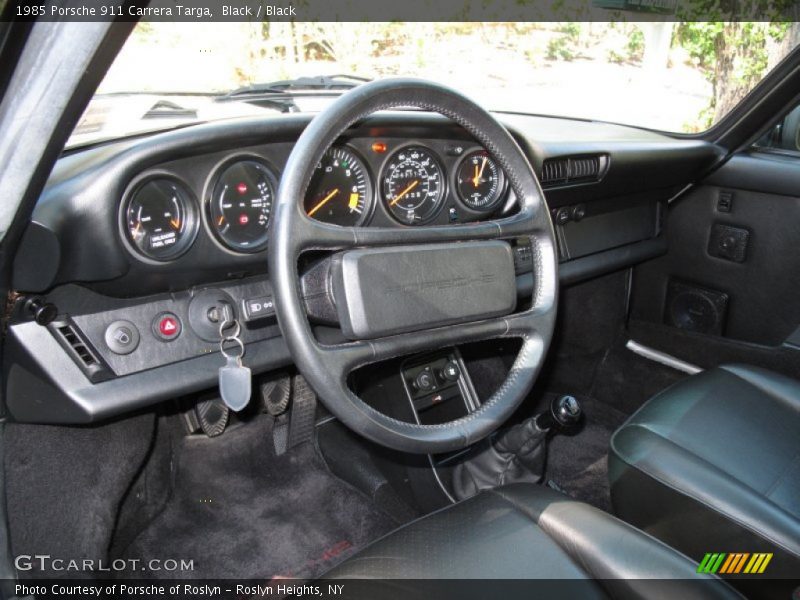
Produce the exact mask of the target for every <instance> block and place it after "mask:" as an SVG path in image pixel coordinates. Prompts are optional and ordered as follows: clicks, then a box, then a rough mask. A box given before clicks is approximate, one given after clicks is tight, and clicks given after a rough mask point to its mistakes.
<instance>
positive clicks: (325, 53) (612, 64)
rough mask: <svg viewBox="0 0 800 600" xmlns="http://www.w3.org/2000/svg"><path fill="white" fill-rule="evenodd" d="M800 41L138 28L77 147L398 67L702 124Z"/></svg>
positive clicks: (681, 26) (483, 27) (279, 103)
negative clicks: (281, 84)
mask: <svg viewBox="0 0 800 600" xmlns="http://www.w3.org/2000/svg"><path fill="white" fill-rule="evenodd" d="M798 40H800V28H798V23H768V22H757V23H743V22H736V23H694V22H693V23H689V22H658V23H625V22H617V23H600V22H564V23H555V22H548V23H466V22H465V23H400V22H396V23H301V22H297V23H275V22H273V23H156V22H153V23H140V24H139V25H137V27H136V29H135V30H134V31H133V33H132V34H131V36H130V38H129V39H128V40H127V42H126V44H125V46H124V47H123V49H122V51H121V53H120V54H119V55H118V57H117V59H116V61H115V62H114V64H113V65H112V67H111V69H110V70H109V72H108V74H107V75H106V77H105V79H104V81H103V82H102V84H101V85H100V87H99V89H98V91H97V94H96V95H95V97H94V98H93V100H92V102H91V103H90V106H89V107H88V109H87V111H86V113H85V115H84V117H83V119H82V120H81V121H80V123H79V124H78V126H77V127H76V129H75V132H74V134H73V136H72V137H71V139H70V142H69V144H70V145H77V144H83V143H91V142H93V141H97V140H102V139H109V138H114V137H120V136H124V135H130V134H133V133H139V132H143V131H150V130H157V129H165V128H169V127H175V126H179V125H184V124H187V123H194V122H198V121H208V120H215V119H221V118H229V117H235V116H243V115H252V114H257V113H263V112H264V111H265V110H269V111H281V112H296V111H315V110H319V109H320V107H321V106H323V105H324V104H325V102H329V101H330V97H331V96H333V95H335V94H338V93H341V91H342V90H344V89H347V88H348V87H351V86H352V85H357V83H358V82H359V81H361V80H368V79H376V78H383V77H390V76H412V77H422V78H425V79H430V80H434V81H438V82H440V83H443V84H446V85H449V86H452V87H454V88H457V89H459V90H461V91H462V92H464V93H466V94H468V95H470V96H472V97H473V98H474V99H475V100H477V101H478V102H479V103H481V104H482V105H483V106H485V107H486V108H488V109H490V110H494V111H510V112H520V113H529V114H541V115H552V116H562V117H573V118H581V119H592V120H600V121H610V122H614V123H622V124H627V125H633V126H639V127H647V128H652V129H659V130H664V131H668V132H683V133H696V132H701V131H703V130H705V129H707V128H708V127H710V126H711V125H713V124H714V123H715V122H717V121H719V119H720V118H722V117H723V116H724V115H725V114H726V113H727V112H728V111H730V110H731V108H732V107H733V106H735V105H736V104H737V103H738V102H739V100H741V98H742V97H743V96H744V95H745V94H746V93H747V92H748V91H750V90H751V89H752V88H753V87H754V86H755V85H756V84H757V83H758V82H759V81H760V80H761V79H762V78H763V77H764V76H765V75H766V74H767V73H768V72H769V70H770V69H771V68H772V67H774V66H775V65H776V64H777V63H778V62H779V61H780V60H781V59H782V58H783V57H784V56H785V55H786V54H787V53H788V52H789V51H790V50H791V49H792V48H793V47H794V46H795V45H796V44H797V42H798ZM337 74H339V75H340V74H346V75H352V76H356V79H351V78H334V79H339V80H346V81H347V82H348V83H347V84H346V85H342V86H340V87H339V89H336V90H327V91H325V92H324V93H321V92H320V89H318V86H314V85H306V84H307V83H308V82H307V81H306V84H303V80H301V82H299V83H300V84H299V85H294V86H291V87H289V88H288V89H287V90H286V91H280V90H276V89H273V88H272V87H269V86H267V87H266V88H259V87H255V88H251V89H250V90H249V91H248V90H245V91H244V92H243V93H242V92H241V91H240V93H237V94H229V92H231V91H232V90H237V89H238V88H241V87H243V86H252V85H254V84H265V83H269V82H276V81H281V80H283V81H285V80H296V79H298V78H308V77H318V76H328V77H330V76H332V75H337ZM358 78H361V79H358ZM265 92H266V93H265ZM287 97H288V98H287Z"/></svg>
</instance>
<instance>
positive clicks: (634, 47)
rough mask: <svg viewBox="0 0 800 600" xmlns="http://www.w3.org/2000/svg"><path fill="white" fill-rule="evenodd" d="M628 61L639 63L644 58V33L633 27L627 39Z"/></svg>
mask: <svg viewBox="0 0 800 600" xmlns="http://www.w3.org/2000/svg"><path fill="white" fill-rule="evenodd" d="M627 50H628V60H631V61H634V62H639V61H640V60H642V56H644V33H642V30H641V29H639V28H638V27H634V28H633V30H632V31H631V33H630V36H629V37H628V45H627Z"/></svg>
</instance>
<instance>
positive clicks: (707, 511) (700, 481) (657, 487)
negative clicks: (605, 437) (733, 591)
mask: <svg viewBox="0 0 800 600" xmlns="http://www.w3.org/2000/svg"><path fill="white" fill-rule="evenodd" d="M609 476H610V479H611V498H612V504H613V506H614V510H615V512H616V514H617V515H618V516H620V517H621V518H622V519H624V520H625V521H627V522H629V523H632V524H634V525H636V526H637V527H639V528H641V529H643V530H644V531H647V532H649V533H651V534H653V535H654V536H655V537H657V538H659V539H661V540H663V541H664V542H666V543H667V544H669V545H670V546H672V547H674V548H677V549H679V550H680V551H682V552H684V553H686V554H687V555H688V556H690V557H691V558H693V559H695V560H698V561H699V560H701V559H702V557H703V556H704V554H705V553H707V552H728V553H732V552H747V553H756V552H767V553H769V552H772V553H774V557H773V558H772V560H771V562H770V563H769V566H768V568H767V570H766V571H765V573H764V576H767V577H770V576H771V577H773V578H774V577H785V578H791V579H794V581H793V582H792V583H790V584H789V587H794V586H797V585H799V584H800V581H797V578H798V575H800V382H797V381H794V380H792V379H789V378H787V377H784V376H781V375H777V374H775V373H772V372H770V371H766V370H764V369H759V368H755V367H748V366H742V365H729V366H724V367H720V368H716V369H713V370H710V371H705V372H703V373H700V374H698V375H695V376H693V377H690V378H688V379H685V380H683V381H682V382H680V383H678V384H676V385H674V386H672V387H670V388H668V389H667V390H665V391H664V392H662V393H660V394H659V395H657V396H656V397H654V398H653V399H651V400H650V401H649V402H647V403H646V404H645V405H644V406H643V407H642V408H641V409H640V410H639V411H637V412H636V413H635V414H634V415H633V416H632V417H631V418H630V419H629V420H628V421H627V423H625V424H624V425H623V426H622V427H621V428H620V429H619V430H617V432H616V433H615V434H614V436H613V438H612V440H611V453H610V456H609ZM786 597H788V596H786Z"/></svg>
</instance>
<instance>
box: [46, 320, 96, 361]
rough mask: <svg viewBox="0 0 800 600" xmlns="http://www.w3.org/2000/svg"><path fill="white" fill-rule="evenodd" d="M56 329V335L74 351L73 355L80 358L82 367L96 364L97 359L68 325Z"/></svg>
mask: <svg viewBox="0 0 800 600" xmlns="http://www.w3.org/2000/svg"><path fill="white" fill-rule="evenodd" d="M56 329H57V330H58V333H60V334H61V337H62V338H64V341H65V342H66V343H67V345H68V346H69V347H70V348H72V349H73V350H74V351H75V354H76V355H77V356H78V358H80V360H81V362H82V363H83V364H84V366H86V367H92V366H94V365H96V364H97V359H96V358H95V357H94V355H93V354H92V353H91V351H90V350H89V348H88V347H87V346H86V344H85V343H84V342H83V340H82V339H81V338H80V336H79V335H78V333H77V332H76V331H75V328H74V327H73V326H72V325H71V324H70V323H64V324H62V325H59V326H58V327H57V328H56Z"/></svg>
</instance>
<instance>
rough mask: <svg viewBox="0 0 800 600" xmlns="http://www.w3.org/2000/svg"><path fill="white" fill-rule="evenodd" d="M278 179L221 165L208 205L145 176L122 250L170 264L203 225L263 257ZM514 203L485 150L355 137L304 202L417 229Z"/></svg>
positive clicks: (316, 211)
mask: <svg viewBox="0 0 800 600" xmlns="http://www.w3.org/2000/svg"><path fill="white" fill-rule="evenodd" d="M279 181H280V170H279V169H278V168H277V167H276V166H275V165H274V164H272V163H271V162H269V161H267V160H266V159H264V158H263V157H261V156H259V155H258V154H257V153H253V154H246V155H234V156H232V157H230V158H228V159H226V160H224V161H222V162H221V163H219V164H218V165H216V167H215V168H214V169H213V172H212V173H211V175H210V176H209V177H208V179H207V181H206V184H205V188H204V189H203V192H202V200H198V198H197V197H196V195H195V193H193V191H192V189H191V187H190V186H189V185H187V184H186V183H184V182H183V181H181V179H179V178H178V177H176V176H174V175H172V174H171V173H169V172H166V171H165V172H160V171H156V172H151V173H148V174H147V175H145V176H143V177H140V178H138V179H136V180H134V181H133V182H132V183H131V184H130V185H129V186H128V189H127V191H126V192H125V194H124V198H123V201H122V204H121V207H120V217H119V219H120V225H121V229H122V235H123V238H124V240H125V245H126V246H127V247H128V249H129V250H131V251H132V252H133V253H135V254H136V255H137V256H139V257H140V258H143V259H144V260H145V261H155V262H169V261H172V260H174V259H175V258H177V257H179V256H181V255H182V254H183V253H185V252H186V251H187V250H188V249H189V248H190V247H191V246H192V244H193V242H194V240H195V238H196V237H197V235H198V232H199V231H200V230H201V227H200V225H201V223H203V224H205V229H206V230H207V231H208V232H209V233H210V234H211V237H212V238H213V239H214V240H215V241H216V242H217V244H219V245H221V246H222V247H223V248H225V249H226V250H228V251H231V252H234V253H237V254H251V253H256V252H259V251H261V250H263V249H264V248H265V247H266V245H267V242H268V236H269V222H270V217H271V213H272V206H273V203H274V201H275V194H276V192H277V188H278V183H279ZM508 195H509V194H508V184H507V178H506V175H505V173H504V172H503V170H502V169H501V168H500V166H499V165H498V163H497V162H496V160H495V159H494V158H493V157H492V156H491V155H490V154H489V153H488V152H487V151H486V150H485V149H484V148H482V147H480V146H476V145H474V144H469V143H466V142H452V141H444V140H425V141H422V140H413V141H409V140H407V139H403V140H399V139H396V138H390V139H387V140H376V139H373V138H369V139H365V138H355V139H351V140H346V141H344V142H343V143H341V144H337V145H334V146H333V147H331V148H330V149H328V151H327V152H326V153H325V155H324V156H323V158H322V160H321V161H320V163H319V164H318V165H317V167H316V169H315V171H314V174H313V176H312V177H311V180H310V182H309V186H308V191H307V193H306V195H305V198H304V199H303V200H302V202H303V207H304V209H305V211H306V213H307V214H308V215H309V216H310V217H312V218H314V219H317V220H319V221H323V222H325V223H331V224H335V225H341V226H347V227H361V226H368V225H370V224H380V225H391V224H395V225H397V226H419V225H426V224H430V223H433V222H436V223H440V224H441V223H455V222H468V221H476V220H481V219H485V218H489V217H490V216H492V215H493V214H495V213H497V212H498V211H499V210H500V208H501V207H503V206H505V205H506V204H507V202H505V201H506V200H507V197H508Z"/></svg>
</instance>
